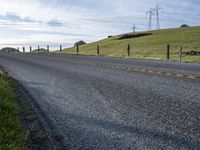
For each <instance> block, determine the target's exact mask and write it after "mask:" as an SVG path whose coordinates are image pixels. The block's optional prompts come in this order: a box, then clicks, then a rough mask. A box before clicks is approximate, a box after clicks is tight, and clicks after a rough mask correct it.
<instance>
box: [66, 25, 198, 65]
mask: <svg viewBox="0 0 200 150" xmlns="http://www.w3.org/2000/svg"><path fill="white" fill-rule="evenodd" d="M168 43H169V44H170V54H171V59H173V60H178V49H179V46H180V45H182V46H183V52H188V51H200V26H199V27H187V28H173V29H161V30H154V31H146V32H136V33H133V32H132V33H125V34H121V35H117V36H112V37H109V38H106V39H103V40H100V41H97V42H93V43H89V44H85V45H82V46H80V47H79V53H80V54H83V55H96V53H97V51H96V49H97V45H99V46H100V55H102V56H110V57H128V56H127V47H128V44H130V47H131V56H130V58H145V59H166V47H167V44H168ZM63 53H68V54H76V48H74V47H72V48H68V49H65V50H64V51H63ZM183 61H189V62H200V56H193V57H192V56H184V58H183Z"/></svg>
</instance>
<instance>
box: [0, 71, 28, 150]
mask: <svg viewBox="0 0 200 150" xmlns="http://www.w3.org/2000/svg"><path fill="white" fill-rule="evenodd" d="M11 84H12V83H11V81H10V80H9V79H7V78H6V76H5V74H4V73H3V72H2V71H0V149H1V150H4V149H5V150H23V149H25V143H26V140H27V136H26V132H25V130H24V129H23V126H22V123H21V122H20V119H19V118H18V113H19V110H18V108H17V104H16V96H15V93H14V92H13V90H12V86H11Z"/></svg>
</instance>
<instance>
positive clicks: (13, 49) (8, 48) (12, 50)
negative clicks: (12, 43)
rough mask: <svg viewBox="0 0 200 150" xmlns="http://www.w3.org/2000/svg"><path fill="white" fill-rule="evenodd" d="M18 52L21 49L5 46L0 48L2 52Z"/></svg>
mask: <svg viewBox="0 0 200 150" xmlns="http://www.w3.org/2000/svg"><path fill="white" fill-rule="evenodd" d="M17 52H20V51H19V50H18V49H16V48H12V47H4V48H2V49H0V53H17Z"/></svg>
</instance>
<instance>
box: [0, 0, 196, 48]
mask: <svg viewBox="0 0 200 150" xmlns="http://www.w3.org/2000/svg"><path fill="white" fill-rule="evenodd" d="M158 4H159V6H160V7H161V8H163V10H160V13H159V14H160V26H161V28H174V27H179V26H180V25H181V24H188V25H190V26H198V25H200V14H199V12H200V0H168V1H166V0H151V1H150V0H0V48H2V47H5V46H12V47H19V48H20V50H21V49H22V47H23V46H25V47H26V49H28V47H29V46H30V45H31V46H32V47H33V48H34V47H35V48H36V47H37V45H40V47H44V48H45V47H46V45H50V49H51V50H56V49H59V45H63V47H72V46H73V44H74V43H75V42H77V41H80V40H83V41H85V42H87V43H90V42H94V41H97V40H100V39H103V38H106V37H107V36H108V35H117V34H121V33H127V32H132V27H133V25H134V24H135V26H136V31H146V30H148V22H149V20H148V16H147V15H146V12H147V11H149V10H150V8H155V7H156V5H158ZM152 29H156V16H155V15H154V16H153V19H152Z"/></svg>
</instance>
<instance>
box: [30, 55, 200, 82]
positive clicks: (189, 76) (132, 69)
mask: <svg viewBox="0 0 200 150" xmlns="http://www.w3.org/2000/svg"><path fill="white" fill-rule="evenodd" d="M29 57H30V56H29ZM33 57H38V58H42V59H48V60H54V61H63V62H71V63H77V64H82V65H87V66H96V67H101V68H107V69H118V70H124V71H128V72H140V73H146V74H153V75H161V76H168V77H177V78H185V79H192V80H200V75H198V76H195V75H192V74H182V73H176V72H166V71H160V70H146V69H143V68H136V67H125V66H118V65H109V64H101V63H93V62H83V61H75V60H72V59H71V60H69V59H58V58H50V57H48V58H47V57H41V56H35V55H34V56H33Z"/></svg>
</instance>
